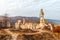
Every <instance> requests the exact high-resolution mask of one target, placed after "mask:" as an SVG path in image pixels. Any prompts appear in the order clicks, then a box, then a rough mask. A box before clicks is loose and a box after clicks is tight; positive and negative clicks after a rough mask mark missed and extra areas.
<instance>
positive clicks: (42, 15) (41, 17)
mask: <svg viewBox="0 0 60 40" xmlns="http://www.w3.org/2000/svg"><path fill="white" fill-rule="evenodd" d="M40 23H44V12H43V9H41V11H40Z"/></svg>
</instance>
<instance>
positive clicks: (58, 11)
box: [0, 0, 60, 20]
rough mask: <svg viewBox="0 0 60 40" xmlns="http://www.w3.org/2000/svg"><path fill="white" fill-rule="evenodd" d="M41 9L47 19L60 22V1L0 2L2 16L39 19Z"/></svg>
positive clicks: (16, 0) (7, 0) (8, 0)
mask: <svg viewBox="0 0 60 40" xmlns="http://www.w3.org/2000/svg"><path fill="white" fill-rule="evenodd" d="M41 8H42V9H43V11H44V14H45V19H56V20H60V0H0V15H4V14H5V13H7V14H8V15H9V16H27V17H39V13H40V9H41Z"/></svg>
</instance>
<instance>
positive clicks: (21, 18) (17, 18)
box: [0, 16, 60, 25]
mask: <svg viewBox="0 0 60 40" xmlns="http://www.w3.org/2000/svg"><path fill="white" fill-rule="evenodd" d="M23 18H25V19H26V20H29V21H31V22H32V21H34V20H35V21H37V20H39V18H38V17H23V16H15V17H10V19H11V22H16V21H17V20H23ZM2 19H3V16H0V20H2ZM45 20H46V21H48V22H49V23H51V24H57V25H59V24H60V20H53V19H45Z"/></svg>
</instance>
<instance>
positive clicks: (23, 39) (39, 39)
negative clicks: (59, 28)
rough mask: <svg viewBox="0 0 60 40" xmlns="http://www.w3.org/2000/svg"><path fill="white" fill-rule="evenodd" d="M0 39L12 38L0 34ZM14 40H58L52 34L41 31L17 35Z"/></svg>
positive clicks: (9, 39)
mask: <svg viewBox="0 0 60 40" xmlns="http://www.w3.org/2000/svg"><path fill="white" fill-rule="evenodd" d="M0 40H12V37H11V36H9V35H5V36H3V35H2V36H0ZM16 40H59V39H58V38H57V37H56V36H55V35H54V34H51V33H47V32H42V33H41V34H36V35H18V36H17V39H16Z"/></svg>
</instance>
